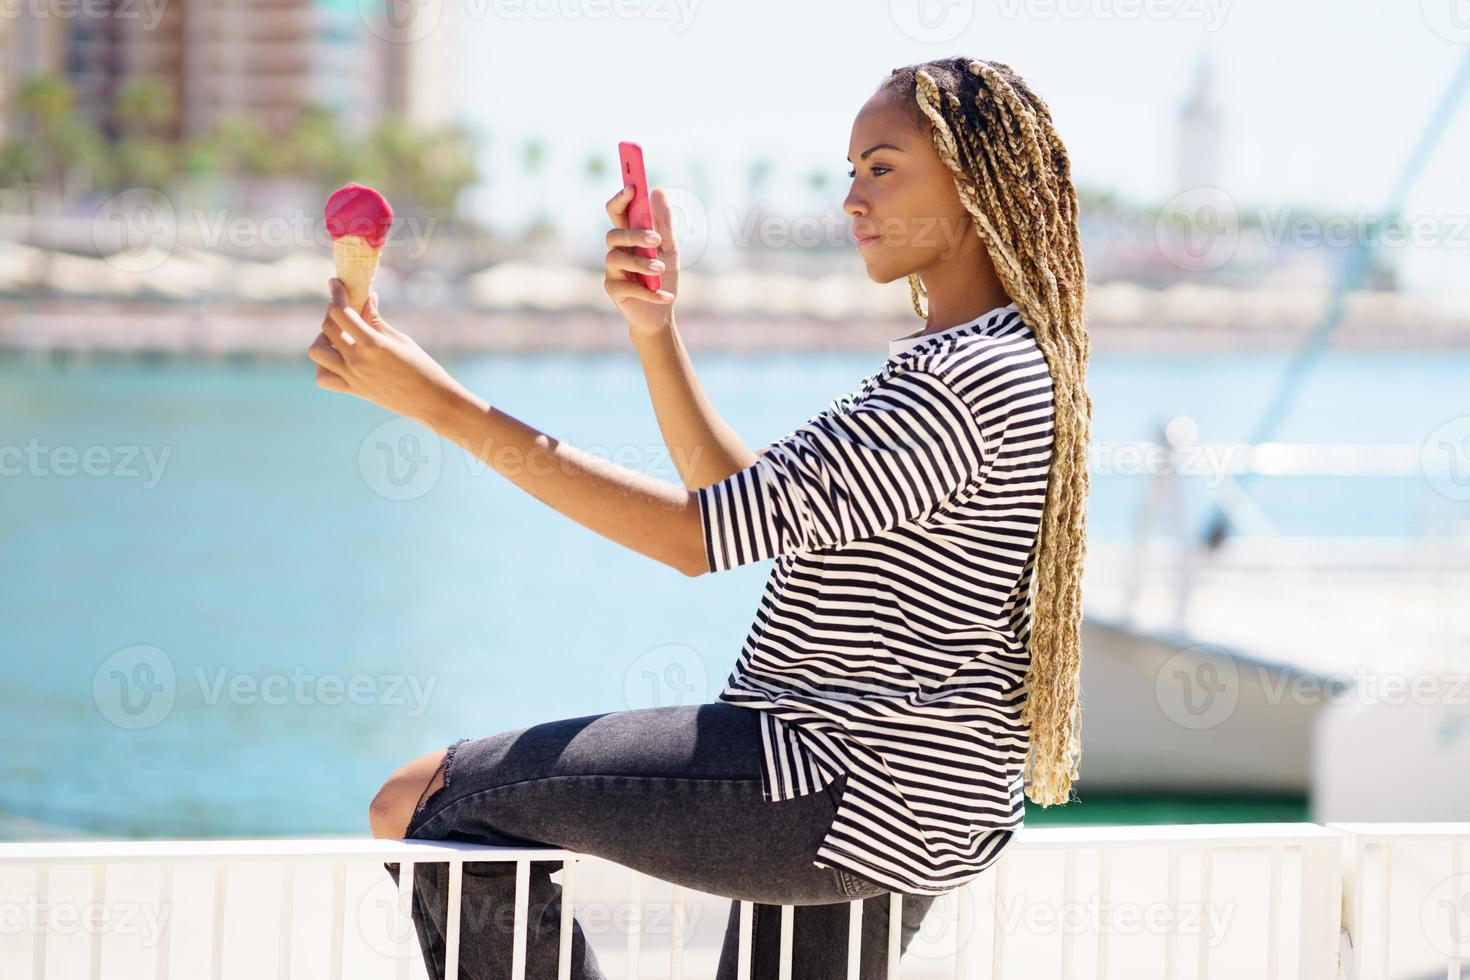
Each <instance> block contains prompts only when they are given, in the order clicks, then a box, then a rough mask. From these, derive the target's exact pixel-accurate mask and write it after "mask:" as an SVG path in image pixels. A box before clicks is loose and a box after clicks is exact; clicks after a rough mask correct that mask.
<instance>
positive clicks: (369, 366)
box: [307, 278, 469, 427]
mask: <svg viewBox="0 0 1470 980" xmlns="http://www.w3.org/2000/svg"><path fill="white" fill-rule="evenodd" d="M330 284H331V289H332V303H331V305H330V306H328V307H327V315H326V318H325V319H324V320H322V332H321V333H320V334H319V335H318V336H317V338H316V342H315V343H313V344H312V345H311V347H310V348H309V349H308V351H307V355H308V356H309V357H310V358H311V359H312V360H313V361H315V362H316V365H317V369H316V383H317V386H318V387H321V388H325V389H327V390H328V391H340V392H344V393H346V394H349V395H356V396H357V397H359V398H362V399H365V400H367V401H370V402H373V403H374V404H376V405H381V406H382V407H383V408H386V409H387V410H388V411H390V412H395V413H397V414H399V415H404V416H407V417H409V418H413V419H418V420H419V421H420V422H424V423H426V424H430V425H431V427H432V423H433V422H434V421H435V420H436V419H438V418H439V417H442V416H443V415H444V414H445V413H446V412H447V411H448V410H449V409H450V408H451V406H453V405H454V404H455V403H456V402H459V401H463V400H464V399H466V398H467V397H468V396H469V392H468V391H467V390H466V389H465V388H464V386H463V385H461V384H460V383H459V382H458V381H455V380H454V378H452V377H450V375H449V372H448V371H445V370H444V368H442V367H441V366H440V365H439V363H438V362H437V361H435V360H434V359H433V358H432V357H430V356H429V355H428V354H427V353H425V352H424V349H423V348H422V347H420V346H419V345H418V344H417V343H415V342H414V339H413V338H412V337H410V336H408V334H406V333H404V332H403V331H401V330H398V329H397V328H395V327H394V326H393V325H392V324H390V323H388V321H387V320H384V319H383V316H382V314H381V313H380V312H379V311H378V294H377V293H370V294H369V296H368V299H367V303H366V305H365V306H364V308H363V311H362V312H361V313H359V312H358V311H357V310H355V309H353V308H352V307H351V305H349V304H350V300H349V299H348V298H347V290H346V287H345V286H343V284H342V281H341V280H340V279H336V278H333V279H332V280H331V281H330Z"/></svg>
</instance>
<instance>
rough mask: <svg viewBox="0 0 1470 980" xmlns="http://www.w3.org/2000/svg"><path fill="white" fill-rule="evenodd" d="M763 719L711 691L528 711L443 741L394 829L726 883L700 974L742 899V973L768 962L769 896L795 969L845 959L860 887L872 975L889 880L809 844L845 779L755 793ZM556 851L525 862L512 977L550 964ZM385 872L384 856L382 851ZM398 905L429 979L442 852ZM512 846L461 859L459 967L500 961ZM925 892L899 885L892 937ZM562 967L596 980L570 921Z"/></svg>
mask: <svg viewBox="0 0 1470 980" xmlns="http://www.w3.org/2000/svg"><path fill="white" fill-rule="evenodd" d="M761 764H762V748H761V732H760V718H759V715H758V712H757V711H756V710H755V709H753V708H746V707H742V706H739V705H734V704H728V703H725V702H721V701H716V702H711V703H706V704H695V705H676V706H672V707H657V708H637V709H633V710H629V711H613V712H608V713H605V714H596V715H586V716H583V717H580V718H568V719H564V720H561V721H551V722H546V723H543V724H538V725H532V726H530V727H527V728H520V729H515V730H512V731H505V732H501V733H499V734H496V735H488V736H485V737H483V738H477V739H461V740H460V741H458V742H456V743H454V745H452V746H450V748H449V752H448V755H447V756H446V761H445V764H444V766H443V767H442V768H443V770H444V774H445V783H444V786H443V787H442V788H440V789H438V790H436V791H435V792H434V793H433V794H432V795H430V796H429V798H428V799H427V800H423V799H422V798H421V799H420V801H419V806H418V808H417V809H416V811H415V812H414V814H413V817H412V819H411V820H410V821H409V824H408V828H407V831H406V837H407V838H415V839H420V840H458V841H470V842H475V843H481V844H502V845H519V846H534V845H543V846H552V847H560V848H566V849H568V850H572V851H577V852H578V853H581V854H590V855H595V856H597V857H602V858H606V859H608V860H610V861H613V862H616V863H617V864H620V865H623V866H625V867H629V868H633V869H635V870H637V871H641V872H643V873H645V874H648V875H652V876H653V877H654V878H657V879H660V880H662V881H667V882H671V883H673V884H678V885H684V886H686V887H688V888H692V889H695V890H697V891H701V892H705V893H707V894H711V895H718V896H722V897H727V898H731V899H733V900H734V901H732V902H731V904H730V917H729V919H728V922H727V925H726V929H725V939H724V946H723V948H722V950H721V953H720V963H719V969H718V972H717V974H716V980H733V978H734V977H735V975H736V956H737V952H738V949H737V944H738V942H739V935H740V932H739V930H740V922H739V918H740V905H739V902H740V901H750V902H753V903H756V904H755V905H754V906H753V908H754V910H755V915H754V916H753V919H754V922H753V925H752V933H753V936H754V948H753V949H752V956H751V976H752V977H753V978H757V980H764V978H768V977H769V978H774V977H775V976H776V975H777V957H778V954H779V944H780V935H781V933H780V912H781V910H780V908H779V906H781V905H783V904H787V905H794V906H798V907H797V908H794V909H793V910H792V914H793V918H794V932H793V946H792V949H793V954H792V965H793V974H792V975H793V976H795V977H799V978H801V980H825V978H829V977H830V978H834V980H835V978H841V977H845V976H846V975H847V942H848V923H849V919H848V916H849V912H850V909H849V903H850V902H852V901H853V900H855V899H863V900H864V903H863V916H862V933H863V935H862V939H861V943H862V945H861V968H862V969H861V973H862V976H863V977H864V978H876V977H882V976H886V975H887V973H886V971H887V960H888V904H889V890H888V889H886V888H885V887H883V886H881V885H879V884H877V883H875V882H872V881H869V880H867V879H865V878H861V877H858V876H856V875H854V874H851V873H849V872H844V871H842V870H840V869H837V868H817V867H814V866H813V865H812V859H813V857H814V856H815V854H816V851H817V847H818V846H819V844H820V843H821V840H822V838H823V837H824V836H825V834H826V832H827V828H828V827H829V826H830V825H831V823H832V819H833V817H834V815H835V814H836V812H837V801H838V799H839V797H840V794H841V793H842V788H843V786H844V785H845V783H846V777H845V775H844V776H841V777H839V778H838V779H837V780H835V781H834V782H832V783H829V784H828V785H827V786H826V787H824V789H823V791H821V792H816V793H809V794H807V795H805V796H800V797H796V798H795V799H790V800H783V801H781V802H778V803H772V802H768V801H766V800H765V799H764V798H763V797H762V796H761V776H760V773H761V768H760V767H761ZM560 866H561V864H560V862H557V861H533V862H531V864H530V908H529V916H528V920H529V921H528V923H527V938H526V977H527V980H549V978H554V977H555V976H556V975H557V952H558V941H559V936H560V929H561V918H560V911H561V908H560V894H561V886H560V885H559V884H557V883H556V882H553V881H551V877H550V876H551V873H552V872H553V871H555V870H557V869H558V868H560ZM384 868H386V869H387V871H388V873H389V874H390V875H392V877H393V880H394V882H397V881H398V865H397V864H396V863H388V864H385V865H384ZM414 870H415V874H414V888H413V907H412V918H413V922H414V929H415V931H416V933H417V935H418V941H419V946H420V949H421V951H422V953H423V957H424V963H425V965H426V966H427V968H428V974H429V976H430V977H431V978H433V980H446V978H445V977H444V962H445V961H444V955H445V922H446V908H447V892H448V865H446V864H442V863H423V864H418V865H415V867H414ZM514 901H515V864H514V862H488V861H485V862H465V865H464V873H463V878H462V884H461V906H462V907H461V925H460V954H459V964H460V974H461V976H462V977H464V978H467V980H501V978H504V977H509V976H510V970H511V949H512V946H511V942H512V931H513V930H512V927H511V926H510V925H509V923H512V922H514V918H513V912H512V910H513V908H514ZM933 901H934V896H932V895H910V894H908V893H904V899H903V902H902V910H903V911H902V918H903V922H902V924H901V939H900V944H901V945H900V952H902V951H903V950H906V949H907V948H908V946H909V941H910V940H911V939H912V938H913V936H914V934H915V933H916V932H917V931H918V929H919V925H920V923H921V922H922V921H923V918H924V915H925V913H926V912H927V911H928V910H929V906H930V905H931V904H933ZM571 976H572V978H573V980H603V977H604V974H603V972H602V970H601V969H600V968H599V967H598V963H597V957H596V955H595V953H594V952H593V950H592V948H591V947H590V946H589V945H588V944H587V941H586V937H585V936H584V935H583V932H582V928H581V925H580V924H579V923H577V922H576V921H575V918H574V921H573V935H572V965H571Z"/></svg>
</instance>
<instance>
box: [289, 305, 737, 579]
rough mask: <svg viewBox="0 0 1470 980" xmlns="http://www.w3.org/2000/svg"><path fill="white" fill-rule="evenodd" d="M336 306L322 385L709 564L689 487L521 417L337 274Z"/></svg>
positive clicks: (580, 512)
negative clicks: (450, 368) (457, 375)
mask: <svg viewBox="0 0 1470 980" xmlns="http://www.w3.org/2000/svg"><path fill="white" fill-rule="evenodd" d="M331 287H332V303H331V305H330V306H328V307H327V315H326V316H325V317H324V318H323V320H322V332H321V333H320V334H318V335H317V339H316V341H315V342H314V343H313V344H312V345H311V347H310V348H309V349H308V351H307V353H308V355H309V356H310V357H311V359H312V360H313V361H314V362H316V365H317V369H316V383H317V385H318V386H319V387H322V388H326V389H327V390H328V391H339V392H342V393H344V394H349V395H355V396H357V397H358V398H362V399H365V400H367V401H370V402H373V403H374V404H376V405H380V406H382V407H383V408H386V409H387V410H388V411H390V412H395V413H398V414H400V415H403V416H406V417H408V418H412V419H415V420H417V421H419V422H421V423H422V424H424V425H426V426H428V427H429V428H430V429H432V430H433V431H434V432H436V433H438V434H439V435H440V436H443V437H444V438H446V439H450V440H453V441H454V442H455V443H456V444H458V445H459V446H461V447H462V448H464V449H465V450H466V451H468V452H471V453H474V454H475V455H476V456H478V457H479V458H481V459H483V460H484V461H485V462H487V463H489V464H490V465H491V466H493V467H495V469H497V470H498V471H500V472H501V473H502V474H504V475H505V477H506V478H507V479H509V480H510V481H511V482H512V483H514V484H516V486H518V487H520V488H521V489H523V490H525V491H526V492H527V493H529V494H530V495H531V496H533V497H535V498H536V499H538V500H540V501H542V502H543V503H546V504H549V505H550V506H552V507H554V508H556V509H557V510H559V511H561V512H562V513H563V514H565V515H566V516H568V517H570V518H571V519H572V520H574V521H576V522H577V523H579V524H581V525H582V526H583V527H587V528H591V529H592V530H593V531H596V532H597V533H598V534H601V535H602V536H603V537H605V538H608V539H609V540H612V541H616V542H617V543H618V544H621V545H625V546H626V547H629V548H632V549H633V550H634V551H636V552H638V553H639V554H642V555H647V556H648V557H650V558H653V559H655V560H656V561H661V562H663V563H664V564H665V565H668V566H670V567H671V568H676V569H678V570H679V571H681V572H683V573H684V574H686V575H689V576H695V575H700V574H702V573H704V572H707V571H709V558H708V552H707V551H706V547H705V538H704V528H703V518H702V516H701V514H700V511H699V500H698V498H697V497H695V495H694V494H693V493H691V492H690V491H688V490H682V489H680V488H679V487H676V486H674V485H673V484H671V483H666V482H665V481H663V480H659V479H656V478H654V477H651V476H649V475H647V474H646V473H642V472H639V471H638V470H634V469H630V468H628V467H626V466H619V465H618V464H616V463H612V462H610V461H608V460H604V459H602V458H600V457H598V456H595V455H592V454H591V453H587V452H584V451H583V450H580V449H578V448H577V447H575V446H572V445H569V444H567V443H563V442H558V441H557V440H555V439H553V438H552V437H550V436H548V435H546V434H545V433H544V432H538V431H537V430H535V429H533V428H531V427H530V426H529V425H526V424H525V423H523V422H521V421H519V420H518V419H514V418H512V417H510V416H509V415H506V414H504V413H503V412H500V411H498V410H497V409H494V408H491V407H490V405H489V404H488V403H487V402H486V401H485V400H484V399H483V398H480V397H479V396H478V395H475V394H474V393H473V392H471V391H469V390H468V389H467V388H465V387H464V386H463V385H461V384H460V383H459V382H458V381H456V380H455V379H454V378H452V377H450V375H449V373H448V372H447V371H445V370H444V368H443V367H441V366H440V365H439V364H438V362H436V361H435V360H434V359H433V358H432V357H430V356H429V355H428V353H427V352H425V351H424V349H423V348H422V347H420V346H419V345H418V344H417V343H415V342H414V340H413V338H412V337H410V336H408V335H407V334H405V333H404V332H403V331H401V330H399V329H397V328H396V327H394V326H393V325H392V324H390V323H388V321H386V320H384V319H383V316H382V313H381V312H380V311H379V309H378V294H377V293H372V294H370V295H369V296H368V301H367V305H366V306H364V307H363V310H362V312H361V313H359V312H358V311H356V310H353V309H350V308H349V307H348V305H347V291H346V289H345V288H344V287H343V286H342V283H341V282H340V281H339V280H337V279H335V278H334V279H332V280H331Z"/></svg>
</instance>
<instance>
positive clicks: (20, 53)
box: [0, 4, 68, 139]
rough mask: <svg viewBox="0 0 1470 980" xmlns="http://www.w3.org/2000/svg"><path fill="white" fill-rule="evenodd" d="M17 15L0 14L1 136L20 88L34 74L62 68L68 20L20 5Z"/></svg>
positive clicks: (8, 130)
mask: <svg viewBox="0 0 1470 980" xmlns="http://www.w3.org/2000/svg"><path fill="white" fill-rule="evenodd" d="M15 13H17V14H18V15H19V16H10V14H9V13H8V12H7V13H6V15H5V16H0V139H4V138H5V137H6V136H8V135H9V132H10V121H11V119H12V118H13V115H14V112H15V101H16V98H17V97H18V96H19V94H20V87H21V85H22V84H23V83H24V82H25V80H26V79H27V78H30V77H31V76H33V75H44V74H52V73H56V72H59V71H61V66H62V62H63V58H64V55H65V51H66V28H67V24H68V21H66V20H63V19H61V18H59V17H55V16H51V15H49V14H46V13H35V12H31V11H29V9H28V5H25V4H22V5H19V6H18V7H17V8H16V11H15Z"/></svg>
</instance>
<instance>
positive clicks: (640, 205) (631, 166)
mask: <svg viewBox="0 0 1470 980" xmlns="http://www.w3.org/2000/svg"><path fill="white" fill-rule="evenodd" d="M618 164H619V169H620V171H621V173H622V175H623V185H624V186H627V185H629V184H632V185H633V200H632V201H631V202H630V203H629V204H628V227H629V228H652V227H653V206H652V205H651V204H650V203H649V200H648V177H647V176H646V175H645V174H644V172H643V147H641V146H639V145H638V144H637V143H633V142H630V141H628V140H623V141H622V142H620V143H619V144H618ZM633 253H634V254H635V255H641V256H643V257H644V258H649V259H656V258H658V248H657V247H656V246H653V245H635V246H633ZM634 275H636V276H637V277H638V281H639V282H641V283H643V285H644V286H646V287H648V288H649V289H652V290H654V291H657V290H659V289H662V288H663V285H662V280H661V279H660V278H659V277H658V276H650V275H645V274H643V273H641V272H638V273H634Z"/></svg>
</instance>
